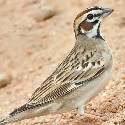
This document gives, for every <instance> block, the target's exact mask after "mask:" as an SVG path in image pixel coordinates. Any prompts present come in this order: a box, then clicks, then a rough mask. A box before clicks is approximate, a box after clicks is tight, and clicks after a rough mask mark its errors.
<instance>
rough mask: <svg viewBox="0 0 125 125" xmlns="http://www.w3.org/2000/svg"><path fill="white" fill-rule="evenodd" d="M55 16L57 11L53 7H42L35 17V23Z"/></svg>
mask: <svg viewBox="0 0 125 125" xmlns="http://www.w3.org/2000/svg"><path fill="white" fill-rule="evenodd" d="M56 14H57V11H56V10H55V9H54V8H53V7H50V6H45V7H42V8H41V10H40V12H39V13H38V14H37V15H36V16H35V20H36V21H37V22H41V21H44V20H47V19H49V18H52V17H53V16H55V15H56Z"/></svg>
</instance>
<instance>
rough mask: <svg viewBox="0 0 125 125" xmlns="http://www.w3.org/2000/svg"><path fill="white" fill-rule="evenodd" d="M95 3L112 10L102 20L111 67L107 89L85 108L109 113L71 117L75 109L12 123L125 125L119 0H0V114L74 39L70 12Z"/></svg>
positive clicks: (124, 40)
mask: <svg viewBox="0 0 125 125" xmlns="http://www.w3.org/2000/svg"><path fill="white" fill-rule="evenodd" d="M95 5H97V6H103V7H109V8H113V9H114V10H115V11H114V12H113V13H112V14H111V15H110V16H109V17H107V18H106V19H105V20H104V21H103V23H102V26H101V31H102V34H103V36H104V37H105V39H106V41H108V43H109V45H110V47H111V48H112V52H113V55H114V60H115V68H114V72H113V76H112V78H111V80H110V82H109V84H108V85H107V86H106V89H105V90H103V91H102V92H101V93H100V94H99V95H98V96H97V97H96V98H95V99H93V100H92V101H91V102H90V103H88V104H87V105H86V112H87V113H90V114H92V113H97V114H102V115H103V116H107V117H108V119H107V120H105V121H101V120H99V119H92V118H91V119H90V118H87V117H84V116H82V117H76V116H75V115H76V112H75V110H74V111H71V112H68V113H64V114H62V115H61V116H60V115H49V116H45V117H40V118H33V119H30V120H24V121H21V122H18V123H12V125H78V124H79V125H125V11H124V10H125V1H124V0H110V1H104V0H63V1H61V0H0V119H2V118H4V117H5V116H7V115H8V114H9V113H10V112H11V111H13V109H15V108H17V107H19V106H21V105H22V104H24V103H25V102H26V101H27V100H28V98H29V97H30V96H31V95H32V93H33V92H34V90H35V89H36V88H37V87H38V86H40V84H41V83H42V82H43V81H44V80H45V79H46V78H47V77H48V76H49V75H50V74H51V73H52V71H54V70H55V68H56V67H57V66H58V65H59V64H60V63H61V61H62V60H63V59H64V58H65V57H66V56H67V55H68V53H69V52H70V50H71V49H72V47H73V46H74V43H75V37H74V31H73V21H74V18H75V17H76V15H77V14H78V13H79V12H81V11H83V10H85V9H86V8H88V7H91V6H95ZM10 125H11V124H10Z"/></svg>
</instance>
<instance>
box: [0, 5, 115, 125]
mask: <svg viewBox="0 0 125 125" xmlns="http://www.w3.org/2000/svg"><path fill="white" fill-rule="evenodd" d="M113 11H114V9H111V8H106V7H101V6H92V7H88V8H87V9H85V10H84V11H82V12H80V13H79V14H78V15H77V16H76V18H75V20H74V25H73V27H74V32H75V39H76V40H75V44H74V47H73V48H72V49H71V51H70V53H69V54H68V55H67V57H66V58H65V59H64V60H63V61H62V63H61V64H60V65H59V66H58V67H57V68H56V69H55V70H54V72H52V74H51V75H50V76H49V77H48V78H47V79H46V80H45V81H44V82H43V83H42V84H41V85H40V87H38V88H37V89H36V90H35V92H34V93H33V94H32V96H31V97H30V98H29V100H28V101H27V102H26V103H25V104H24V105H22V106H20V107H19V108H17V109H15V110H14V111H12V112H11V113H10V114H9V115H8V117H6V118H5V119H3V120H1V121H0V125H5V124H7V123H12V122H17V121H20V120H24V119H29V118H33V117H39V116H45V115H48V114H62V113H65V112H69V111H71V110H73V109H76V112H77V114H78V115H80V116H81V115H84V113H85V109H84V107H85V104H86V103H88V102H89V101H91V100H92V99H93V98H94V97H96V96H97V95H98V94H99V93H100V92H101V90H103V89H104V88H105V86H106V85H107V83H108V82H109V80H110V78H111V75H112V72H113V67H114V61H113V55H112V51H111V49H110V47H109V45H108V43H107V42H106V40H105V39H104V37H103V36H102V34H101V32H100V26H101V22H102V20H103V19H104V18H105V17H107V16H109V15H110V14H111V13H112V12H113Z"/></svg>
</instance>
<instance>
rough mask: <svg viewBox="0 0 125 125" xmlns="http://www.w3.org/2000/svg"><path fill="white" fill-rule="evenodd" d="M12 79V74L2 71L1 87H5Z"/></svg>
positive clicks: (0, 75)
mask: <svg viewBox="0 0 125 125" xmlns="http://www.w3.org/2000/svg"><path fill="white" fill-rule="evenodd" d="M11 81H12V76H11V75H10V74H7V73H0V88H2V87H5V86H6V85H8V84H10V83H11Z"/></svg>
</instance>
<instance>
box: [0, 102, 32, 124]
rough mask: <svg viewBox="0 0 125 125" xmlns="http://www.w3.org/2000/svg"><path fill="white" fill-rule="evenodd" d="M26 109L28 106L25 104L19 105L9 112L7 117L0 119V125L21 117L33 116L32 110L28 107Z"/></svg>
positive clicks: (18, 119) (21, 118)
mask: <svg viewBox="0 0 125 125" xmlns="http://www.w3.org/2000/svg"><path fill="white" fill-rule="evenodd" d="M28 109H29V108H28V107H27V104H25V105H23V106H21V107H20V108H18V109H15V110H14V111H13V112H11V113H10V114H9V117H7V118H5V119H3V120H2V121H0V125H5V124H7V123H12V122H16V121H20V120H23V119H28V118H31V117H32V116H33V115H32V111H31V112H30V111H29V110H30V109H29V110H28Z"/></svg>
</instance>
